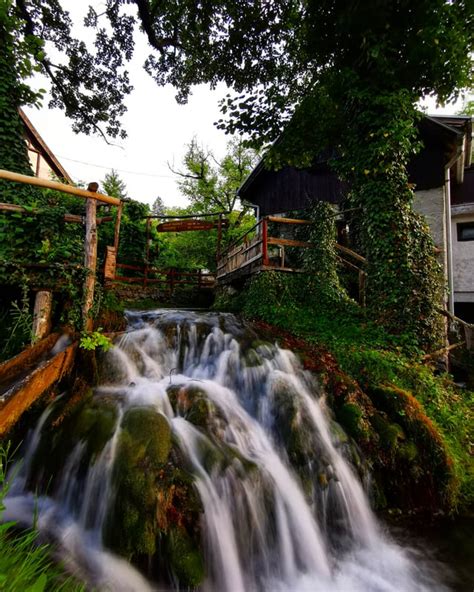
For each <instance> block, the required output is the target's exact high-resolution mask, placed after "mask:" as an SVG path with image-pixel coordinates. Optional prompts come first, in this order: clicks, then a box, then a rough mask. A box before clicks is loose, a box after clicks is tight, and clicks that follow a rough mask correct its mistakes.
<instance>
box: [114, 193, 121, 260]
mask: <svg viewBox="0 0 474 592" xmlns="http://www.w3.org/2000/svg"><path fill="white" fill-rule="evenodd" d="M122 210H123V203H122V202H120V205H119V207H118V210H117V217H116V218H115V228H114V249H115V254H116V256H117V255H118V250H119V241H120V222H121V220H122Z"/></svg>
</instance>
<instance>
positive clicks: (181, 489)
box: [103, 407, 204, 588]
mask: <svg viewBox="0 0 474 592" xmlns="http://www.w3.org/2000/svg"><path fill="white" fill-rule="evenodd" d="M121 427H122V430H121V433H120V438H119V442H118V448H117V456H116V460H115V465H114V473H113V482H114V503H113V505H112V507H111V508H110V509H109V513H108V516H107V518H106V524H105V528H104V533H103V534H104V542H105V544H106V545H107V546H108V547H109V548H111V549H112V550H114V551H115V552H117V553H119V554H121V555H123V556H125V557H127V559H129V560H131V561H133V562H134V563H136V564H137V565H143V564H148V565H149V566H151V569H152V572H153V574H154V575H156V577H157V578H159V579H163V578H164V577H166V574H169V569H170V566H171V570H172V573H173V574H174V576H175V577H176V578H177V579H178V580H179V583H180V585H181V586H182V587H183V588H186V587H195V586H197V585H198V584H199V583H200V582H201V581H202V579H203V577H204V576H203V574H204V568H203V560H202V556H201V545H200V529H199V525H200V515H201V512H202V507H201V503H200V500H199V496H198V494H197V491H196V489H195V487H194V481H193V478H192V476H191V475H190V474H189V473H187V472H186V471H185V470H184V469H183V468H182V467H183V465H184V460H183V458H182V456H181V453H180V451H179V449H178V448H177V447H176V445H175V444H174V443H173V438H172V433H171V427H170V424H169V422H168V420H167V418H166V417H165V416H164V415H162V414H161V413H157V412H156V410H155V409H154V408H152V407H134V408H132V409H129V410H128V411H127V412H126V413H125V415H124V417H123V419H122V424H121Z"/></svg>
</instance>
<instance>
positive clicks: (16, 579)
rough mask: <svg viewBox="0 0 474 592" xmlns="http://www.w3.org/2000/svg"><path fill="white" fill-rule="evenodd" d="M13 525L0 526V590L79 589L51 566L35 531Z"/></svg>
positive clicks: (0, 491) (1, 467)
mask: <svg viewBox="0 0 474 592" xmlns="http://www.w3.org/2000/svg"><path fill="white" fill-rule="evenodd" d="M7 466H8V446H7V448H6V449H5V448H3V447H2V448H0V519H1V515H2V513H3V511H4V509H5V506H4V503H3V502H4V499H5V496H6V495H7V493H8V489H9V482H8V481H7V476H6V472H7ZM15 526H16V524H15V522H5V523H3V524H0V549H1V552H0V588H1V589H2V590H3V591H5V592H15V591H17V590H24V591H25V592H43V591H46V590H48V591H49V590H51V591H52V592H54V591H58V592H59V591H60V590H63V591H66V590H67V591H71V592H72V591H76V590H77V591H79V590H84V588H83V586H81V585H79V584H77V583H76V582H74V581H73V580H72V579H71V578H67V577H66V576H65V575H64V571H63V570H62V568H61V566H57V565H54V564H53V561H52V558H51V554H52V549H51V547H50V546H49V545H40V544H39V543H38V533H37V531H36V530H24V531H21V532H17V531H15Z"/></svg>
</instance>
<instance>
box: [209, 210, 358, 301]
mask: <svg viewBox="0 0 474 592" xmlns="http://www.w3.org/2000/svg"><path fill="white" fill-rule="evenodd" d="M270 224H273V225H277V226H283V227H286V228H287V229H288V230H286V231H284V232H285V233H286V234H289V229H291V228H293V229H295V228H298V227H301V226H304V225H309V224H311V221H309V220H300V219H296V218H280V217H277V216H266V217H264V218H261V219H260V220H259V221H258V222H257V223H256V224H255V225H254V226H253V227H252V228H251V229H250V230H248V231H247V232H246V233H245V234H243V235H242V236H241V237H239V238H238V239H237V240H236V241H234V242H233V243H231V244H230V245H229V246H228V247H227V249H225V250H224V251H223V252H222V254H221V255H220V257H219V259H218V261H217V280H218V281H227V280H228V279H230V278H232V277H237V276H242V275H250V274H252V273H256V272H257V271H261V270H270V269H272V270H277V271H285V272H293V273H302V272H303V270H302V269H301V268H299V267H294V266H292V265H288V251H287V250H288V249H289V248H292V247H295V248H297V249H307V248H312V247H315V245H313V244H312V243H310V242H307V241H302V240H296V239H295V238H287V237H282V236H271V234H270V232H269V226H270ZM335 247H336V250H337V253H338V258H339V260H340V262H341V263H342V264H343V265H346V266H348V267H349V268H351V269H353V270H354V271H356V272H357V274H358V281H359V301H360V303H361V304H362V305H365V283H366V271H365V269H364V267H365V265H366V263H367V262H366V260H365V258H364V257H362V256H361V255H359V254H358V253H356V252H355V251H352V250H351V249H349V248H347V247H344V246H343V245H339V244H337V243H336V244H335Z"/></svg>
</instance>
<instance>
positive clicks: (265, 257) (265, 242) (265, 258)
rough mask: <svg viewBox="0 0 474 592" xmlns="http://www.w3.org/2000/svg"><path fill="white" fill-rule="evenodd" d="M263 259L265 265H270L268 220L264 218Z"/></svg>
mask: <svg viewBox="0 0 474 592" xmlns="http://www.w3.org/2000/svg"><path fill="white" fill-rule="evenodd" d="M262 259H263V265H268V264H269V260H268V220H267V218H263V220H262Z"/></svg>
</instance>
